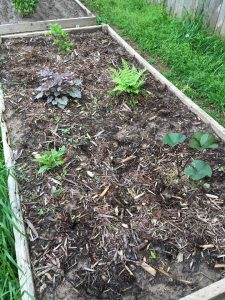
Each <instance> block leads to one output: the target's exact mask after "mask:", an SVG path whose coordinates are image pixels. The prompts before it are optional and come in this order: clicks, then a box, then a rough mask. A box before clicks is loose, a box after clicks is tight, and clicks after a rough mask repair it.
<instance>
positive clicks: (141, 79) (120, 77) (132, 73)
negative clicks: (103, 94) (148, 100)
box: [110, 59, 145, 94]
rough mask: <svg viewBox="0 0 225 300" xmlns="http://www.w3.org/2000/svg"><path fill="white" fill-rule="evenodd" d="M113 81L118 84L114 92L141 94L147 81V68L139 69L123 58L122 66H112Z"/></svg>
mask: <svg viewBox="0 0 225 300" xmlns="http://www.w3.org/2000/svg"><path fill="white" fill-rule="evenodd" d="M110 70H111V77H112V82H113V83H115V84H116V86H115V88H114V89H113V90H112V92H113V93H119V94H120V93H128V94H139V93H140V91H141V87H142V86H143V84H144V83H145V75H144V73H145V70H141V71H138V70H137V69H136V68H135V67H134V66H132V67H131V66H129V64H128V63H127V62H126V61H125V60H124V59H122V68H118V69H114V68H111V69H110Z"/></svg>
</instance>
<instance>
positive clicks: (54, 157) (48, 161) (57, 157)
mask: <svg viewBox="0 0 225 300" xmlns="http://www.w3.org/2000/svg"><path fill="white" fill-rule="evenodd" d="M65 151H66V148H65V146H62V147H61V148H60V149H59V150H58V151H57V150H56V149H51V150H50V151H44V152H43V153H42V155H41V157H38V158H35V159H34V161H35V162H39V163H40V164H42V166H41V167H40V168H39V170H38V173H44V172H45V171H47V170H50V169H53V168H55V167H58V166H60V165H63V164H64V160H63V158H62V157H63V155H64V154H65Z"/></svg>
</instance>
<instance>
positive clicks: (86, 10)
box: [74, 0, 94, 16]
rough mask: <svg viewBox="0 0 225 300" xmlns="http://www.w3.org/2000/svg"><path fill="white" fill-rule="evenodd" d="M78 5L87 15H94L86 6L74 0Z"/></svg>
mask: <svg viewBox="0 0 225 300" xmlns="http://www.w3.org/2000/svg"><path fill="white" fill-rule="evenodd" d="M74 1H75V2H76V3H77V4H78V5H79V6H80V8H81V9H82V10H83V11H84V12H85V13H86V15H87V16H94V15H93V14H92V13H91V11H90V10H89V9H88V8H87V7H86V6H84V4H83V3H81V2H80V1H79V0H74Z"/></svg>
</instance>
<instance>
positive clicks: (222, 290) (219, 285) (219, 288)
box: [180, 278, 225, 300]
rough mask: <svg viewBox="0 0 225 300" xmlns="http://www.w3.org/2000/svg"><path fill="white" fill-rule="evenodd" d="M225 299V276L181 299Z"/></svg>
mask: <svg viewBox="0 0 225 300" xmlns="http://www.w3.org/2000/svg"><path fill="white" fill-rule="evenodd" d="M213 299H215V300H220V299H221V300H224V299H225V278H224V279H221V280H219V281H217V282H215V283H212V284H210V285H209V286H207V287H205V288H203V289H200V290H198V291H197V292H195V293H192V294H190V295H188V296H186V297H183V298H181V299H180V300H213Z"/></svg>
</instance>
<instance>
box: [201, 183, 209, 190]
mask: <svg viewBox="0 0 225 300" xmlns="http://www.w3.org/2000/svg"><path fill="white" fill-rule="evenodd" d="M203 188H204V189H205V190H209V189H210V184H209V183H207V182H205V183H204V184H203Z"/></svg>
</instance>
